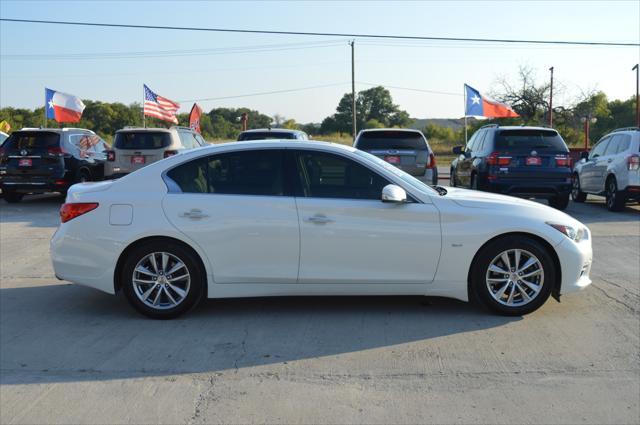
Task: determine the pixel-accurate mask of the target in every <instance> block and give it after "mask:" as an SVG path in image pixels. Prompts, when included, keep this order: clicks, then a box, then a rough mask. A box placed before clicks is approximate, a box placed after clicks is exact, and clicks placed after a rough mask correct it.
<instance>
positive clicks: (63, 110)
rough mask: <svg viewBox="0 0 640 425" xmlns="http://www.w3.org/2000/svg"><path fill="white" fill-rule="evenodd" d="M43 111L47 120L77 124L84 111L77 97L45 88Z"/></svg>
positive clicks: (82, 104)
mask: <svg viewBox="0 0 640 425" xmlns="http://www.w3.org/2000/svg"><path fill="white" fill-rule="evenodd" d="M44 90H45V105H44V107H45V109H46V110H47V118H48V119H52V120H56V121H57V122H78V121H80V117H82V111H84V103H82V101H81V100H80V98H79V97H76V96H73V95H70V94H66V93H62V92H59V91H55V90H51V89H48V88H46V87H45V89H44Z"/></svg>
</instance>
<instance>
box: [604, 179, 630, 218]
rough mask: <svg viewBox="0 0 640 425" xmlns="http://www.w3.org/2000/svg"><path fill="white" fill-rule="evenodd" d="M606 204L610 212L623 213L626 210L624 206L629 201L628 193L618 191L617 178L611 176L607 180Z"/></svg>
mask: <svg viewBox="0 0 640 425" xmlns="http://www.w3.org/2000/svg"><path fill="white" fill-rule="evenodd" d="M605 193H606V202H607V208H608V209H609V211H616V212H618V211H622V210H623V209H624V204H625V202H626V201H627V199H626V193H625V192H624V191H623V190H618V183H617V182H616V178H615V177H613V176H611V177H609V179H608V180H607V189H606V192H605Z"/></svg>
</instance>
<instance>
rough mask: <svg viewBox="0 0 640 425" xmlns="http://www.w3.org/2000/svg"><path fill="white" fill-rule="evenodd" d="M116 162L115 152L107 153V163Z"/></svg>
mask: <svg viewBox="0 0 640 425" xmlns="http://www.w3.org/2000/svg"><path fill="white" fill-rule="evenodd" d="M115 160H116V153H115V151H107V161H110V162H113V161H115Z"/></svg>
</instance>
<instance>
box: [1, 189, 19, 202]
mask: <svg viewBox="0 0 640 425" xmlns="http://www.w3.org/2000/svg"><path fill="white" fill-rule="evenodd" d="M2 196H3V197H4V200H5V201H7V202H8V203H10V204H16V203H18V202H20V201H22V198H24V194H22V193H16V192H14V191H12V190H3V191H2Z"/></svg>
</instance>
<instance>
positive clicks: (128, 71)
mask: <svg viewBox="0 0 640 425" xmlns="http://www.w3.org/2000/svg"><path fill="white" fill-rule="evenodd" d="M0 16H1V17H2V18H19V19H43V20H64V21H87V22H103V23H126V24H135V25H167V26H188V27H217V28H234V29H257V30H276V31H304V32H332V33H336V32H339V33H358V34H363V33H366V34H386V35H406V36H435V37H477V38H494V39H495V38H509V39H537V40H563V41H600V42H602V41H605V42H625V43H639V42H640V1H638V0H635V1H553V2H546V1H517V2H516V1H472V2H469V1H466V2H464V1H447V2H438V1H393V2H392V1H341V2H339V1H181V2H172V1H100V0H92V1H52V0H49V1H29V0H22V1H13V0H0ZM350 39H351V38H346V37H328V36H293V35H259V34H237V33H214V32H189V31H166V30H155V29H147V30H143V29H119V28H95V27H93V28H90V27H73V26H58V25H48V24H24V23H12V22H0V107H7V106H12V107H28V108H33V107H39V106H42V104H43V103H44V88H45V87H49V88H52V89H55V90H59V91H63V92H66V93H72V94H75V95H77V96H80V97H81V98H83V99H92V100H101V101H105V102H122V103H125V104H130V103H132V102H140V101H141V98H142V85H143V83H144V84H147V85H148V86H149V87H150V88H151V89H152V90H154V91H155V92H156V93H158V94H160V95H162V96H164V97H167V98H170V99H172V100H176V101H179V102H181V105H182V107H181V111H183V112H187V111H188V110H189V109H190V108H191V105H192V104H193V101H194V100H195V99H199V100H198V103H199V104H200V105H202V107H203V109H205V110H206V111H208V110H210V109H211V108H214V107H249V108H251V109H256V110H258V111H260V112H262V113H265V114H267V115H271V116H273V115H275V114H278V115H281V116H284V117H286V118H293V119H295V120H296V121H297V122H300V123H307V122H320V121H322V119H323V118H324V117H326V116H329V115H331V114H332V113H334V112H335V108H336V106H337V104H338V101H339V99H340V98H341V97H342V95H343V94H344V93H346V92H350V90H351V49H350V46H349V44H348V42H349V40H350ZM355 59H356V60H355V73H356V78H355V79H356V90H364V89H367V88H370V87H372V85H383V86H385V87H387V88H388V89H389V90H390V92H391V94H392V96H393V99H394V102H395V103H396V104H398V105H399V106H400V107H401V108H402V109H405V110H407V111H408V112H409V114H410V115H411V116H412V117H415V118H455V117H461V116H462V115H463V114H464V112H463V107H464V105H463V97H462V90H463V84H464V83H467V84H469V85H471V86H473V87H475V88H476V89H478V90H480V92H482V93H487V94H488V93H495V92H496V91H497V90H499V80H500V79H501V78H505V79H507V81H511V82H513V83H515V82H516V81H517V73H518V69H519V67H520V66H526V67H529V68H531V69H532V70H533V71H534V73H535V75H536V78H537V80H538V82H543V81H546V80H547V79H548V78H549V71H548V69H549V67H551V66H553V67H554V70H555V71H554V86H555V87H556V89H557V90H556V93H555V95H554V105H557V106H560V105H569V104H570V103H571V102H573V101H575V99H577V98H579V96H580V95H581V94H582V93H585V92H589V91H592V90H602V91H604V92H605V93H606V94H607V96H608V97H609V98H610V99H627V98H629V97H631V96H632V95H634V94H635V71H632V70H631V68H632V67H633V65H635V64H636V63H638V62H640V48H638V47H585V46H548V45H542V46H541V45H522V44H519V45H503V44H496V43H482V44H474V43H470V42H453V43H449V42H442V41H437V42H435V41H406V40H385V39H367V38H355ZM298 89H304V90H298ZM429 91H432V92H440V93H432V92H429ZM268 92H279V93H270V94H259V95H257V94H258V93H268ZM245 95H247V96H245ZM203 99H210V100H203Z"/></svg>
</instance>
